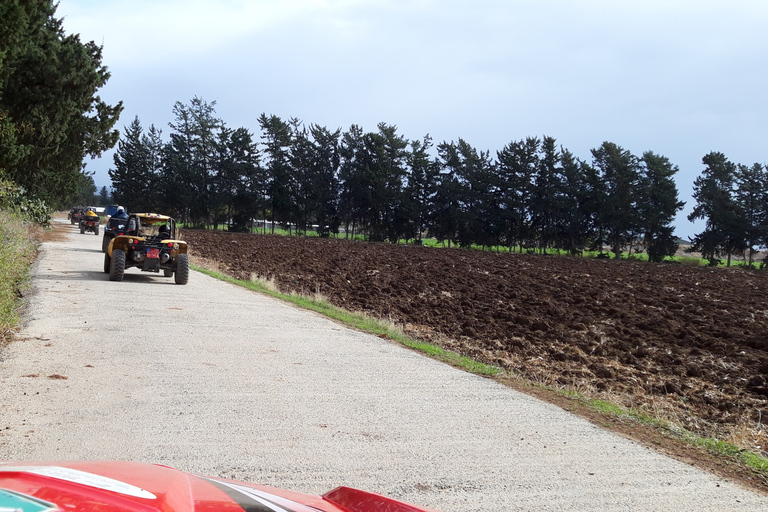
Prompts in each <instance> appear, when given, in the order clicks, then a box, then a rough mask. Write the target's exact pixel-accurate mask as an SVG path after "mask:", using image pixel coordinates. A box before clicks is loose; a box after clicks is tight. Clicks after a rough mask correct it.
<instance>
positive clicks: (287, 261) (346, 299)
mask: <svg viewBox="0 0 768 512" xmlns="http://www.w3.org/2000/svg"><path fill="white" fill-rule="evenodd" d="M184 238H185V240H187V241H188V242H189V243H190V247H191V252H192V255H193V257H195V258H204V259H207V260H214V261H218V262H219V264H220V268H221V271H223V272H225V273H227V274H229V275H231V276H233V277H236V278H239V279H246V280H247V279H251V278H253V277H260V278H267V279H271V280H274V281H275V282H276V284H277V286H278V288H279V289H281V290H282V291H285V292H290V291H296V292H300V293H307V294H315V293H320V294H321V295H323V296H325V297H326V298H327V299H328V300H329V301H330V302H331V303H333V304H335V305H337V306H340V307H343V308H345V309H348V310H352V311H359V312H364V313H368V314H370V315H373V316H376V317H380V318H383V319H388V320H392V321H393V322H395V323H396V324H398V325H400V326H402V327H403V329H404V330H405V331H406V332H407V333H408V334H411V335H413V336H414V337H416V338H419V339H423V340H428V341H432V342H434V343H436V344H439V345H441V346H443V347H446V348H448V349H450V350H454V351H456V352H459V353H461V354H464V355H467V356H470V357H472V358H474V359H477V360H480V361H483V362H486V363H490V364H492V365H496V366H500V367H502V368H504V369H506V370H509V371H510V372H512V373H513V374H514V375H516V376H518V377H516V378H511V379H507V380H509V381H513V382H514V383H515V385H517V386H518V387H520V386H522V387H524V388H527V389H528V391H529V392H534V391H535V389H536V388H534V387H531V386H525V385H522V384H521V383H522V382H526V381H528V382H534V383H540V384H545V385H547V386H552V387H555V388H561V389H570V390H576V391H579V392H580V393H582V394H583V395H585V396H588V397H594V398H605V399H608V400H610V401H612V402H618V403H620V404H622V405H624V406H627V407H632V408H638V409H641V410H645V411H648V412H650V413H652V415H654V416H656V417H661V418H665V419H669V420H671V421H672V422H674V423H675V424H677V425H680V426H682V427H684V428H686V429H688V430H691V431H693V432H696V433H698V434H700V435H702V436H706V437H716V438H718V439H723V440H727V441H730V442H732V443H734V444H737V445H739V446H741V447H743V448H747V449H750V450H752V451H756V452H758V453H763V454H764V455H765V453H764V452H763V450H764V449H768V444H766V443H767V442H768V436H767V435H766V431H765V430H764V428H763V425H762V419H763V417H764V416H765V417H768V404H767V403H766V397H768V306H767V305H766V296H768V273H766V272H759V271H745V270H742V269H722V268H716V269H712V268H706V267H693V266H683V265H672V264H649V263H641V262H630V261H613V260H610V261H606V260H595V259H584V258H576V257H553V256H536V255H518V254H507V253H498V252H481V251H469V250H462V249H434V248H425V247H415V246H403V245H390V244H374V243H363V242H349V241H344V240H323V239H315V238H292V237H281V236H269V235H249V234H235V233H223V232H205V231H192V230H187V231H185V232H184ZM537 392H539V393H540V392H541V391H537ZM550 398H551V399H553V398H552V397H551V396H550ZM566 402H568V401H567V400H566ZM568 403H570V405H567V404H566V406H567V408H571V409H572V408H574V407H576V408H579V407H578V406H577V405H575V401H572V400H571V401H570V402H568ZM582 413H583V414H587V415H588V414H589V413H585V412H584V411H582ZM599 421H603V422H604V420H599ZM613 423H615V422H613ZM610 426H611V427H612V428H615V429H617V430H619V431H621V432H625V433H630V432H629V430H632V429H635V427H636V425H635V426H626V425H625V427H627V428H624V427H622V426H621V425H610ZM629 427H631V428H629ZM632 435H636V434H632ZM648 436H650V437H649V438H647V439H646V441H647V442H650V443H652V444H655V445H660V444H666V445H669V439H667V440H666V441H664V442H663V443H660V442H658V441H654V440H653V439H655V438H657V437H658V435H657V434H656V433H653V432H650V433H649V434H648ZM676 446H677V445H676ZM666 449H667V450H671V451H673V452H674V451H678V452H680V451H682V452H686V450H693V454H691V453H688V452H686V453H687V455H686V454H683V455H681V454H680V453H678V456H680V457H682V458H684V459H686V457H689V458H692V460H696V461H698V462H699V463H702V462H701V459H702V457H704V455H702V453H699V450H698V449H687V448H681V447H680V446H678V447H676V448H670V447H669V446H667V448H666ZM710 463H712V464H714V465H715V466H717V465H722V461H720V462H718V461H716V460H714V459H713V460H711V461H710ZM704 465H706V464H704ZM725 466H732V464H725ZM714 469H717V468H714ZM733 469H734V468H731V469H730V470H728V471H732V470H733ZM719 471H721V472H722V471H725V472H726V473H728V471H726V470H724V469H723V468H720V470H719ZM736 473H739V471H738V470H737V471H736ZM732 476H733V475H732ZM742 476H744V475H742ZM751 476H752V475H750V474H746V477H745V478H751ZM734 477H735V478H736V477H738V474H737V475H736V476H734ZM760 485H764V484H763V483H762V480H761V483H760ZM766 488H768V487H766Z"/></svg>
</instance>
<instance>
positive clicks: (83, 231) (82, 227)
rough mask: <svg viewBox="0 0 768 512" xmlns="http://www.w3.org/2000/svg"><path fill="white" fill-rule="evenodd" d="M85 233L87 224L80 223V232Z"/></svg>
mask: <svg viewBox="0 0 768 512" xmlns="http://www.w3.org/2000/svg"><path fill="white" fill-rule="evenodd" d="M83 233H85V226H83V225H82V224H80V234H81V235H82V234H83Z"/></svg>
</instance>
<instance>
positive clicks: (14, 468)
mask: <svg viewBox="0 0 768 512" xmlns="http://www.w3.org/2000/svg"><path fill="white" fill-rule="evenodd" d="M7 509H10V510H14V511H21V512H86V511H87V512H106V511H109V512H113V511H115V512H117V511H137V512H138V511H140V512H155V511H158V512H243V511H245V512H318V511H321V512H378V511H383V512H432V511H430V510H429V509H426V508H421V507H417V506H414V505H409V504H406V503H403V502H400V501H397V500H393V499H391V498H386V497H384V496H381V495H379V494H374V493H368V492H364V491H359V490H355V489H350V488H348V487H338V488H336V489H334V490H332V491H330V492H328V493H326V494H324V495H323V496H315V495H311V494H302V493H296V492H291V491H285V490H282V489H276V488H273V487H268V486H263V485H254V484H249V483H244V482H235V481H232V480H224V479H219V478H209V477H201V476H196V475H193V474H190V473H185V472H182V471H178V470H176V469H173V468H169V467H166V466H157V465H152V464H143V463H138V462H114V461H92V462H87V461H81V462H75V461H68V462H61V461H58V462H0V510H7Z"/></svg>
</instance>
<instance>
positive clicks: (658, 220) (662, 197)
mask: <svg viewBox="0 0 768 512" xmlns="http://www.w3.org/2000/svg"><path fill="white" fill-rule="evenodd" d="M642 166H643V167H642V172H641V177H640V182H639V188H640V194H639V197H640V198H641V199H640V201H639V205H638V208H639V212H640V217H641V219H642V220H641V223H642V231H643V234H644V239H645V246H646V248H647V250H648V259H649V260H650V261H656V262H659V261H663V260H664V258H666V257H667V256H673V255H674V254H675V252H677V248H678V244H677V240H676V238H675V236H674V230H675V228H674V226H673V225H672V222H673V221H674V219H675V215H677V212H679V211H680V210H681V209H682V208H683V206H684V205H685V203H683V202H681V201H678V196H677V186H676V185H675V182H674V179H673V177H674V175H675V174H677V171H678V168H677V166H676V165H672V164H671V163H670V162H669V159H667V158H666V157H663V156H660V155H656V154H654V153H653V152H651V151H646V152H645V153H643V158H642Z"/></svg>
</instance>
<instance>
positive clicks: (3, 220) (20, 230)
mask: <svg viewBox="0 0 768 512" xmlns="http://www.w3.org/2000/svg"><path fill="white" fill-rule="evenodd" d="M32 230H33V227H32V226H31V225H30V224H29V223H27V222H24V221H23V220H22V219H21V218H20V217H19V216H18V215H15V214H13V213H10V212H7V211H3V210H0V342H2V341H3V339H4V338H5V337H7V336H8V335H9V334H10V332H11V330H12V329H13V328H14V327H16V326H17V325H18V323H19V310H20V307H21V292H20V289H21V287H22V286H23V284H24V282H25V281H26V280H27V278H28V275H29V274H28V272H29V265H30V263H31V262H32V260H33V259H34V258H35V254H36V251H37V245H36V243H35V242H34V236H33V235H32Z"/></svg>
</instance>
